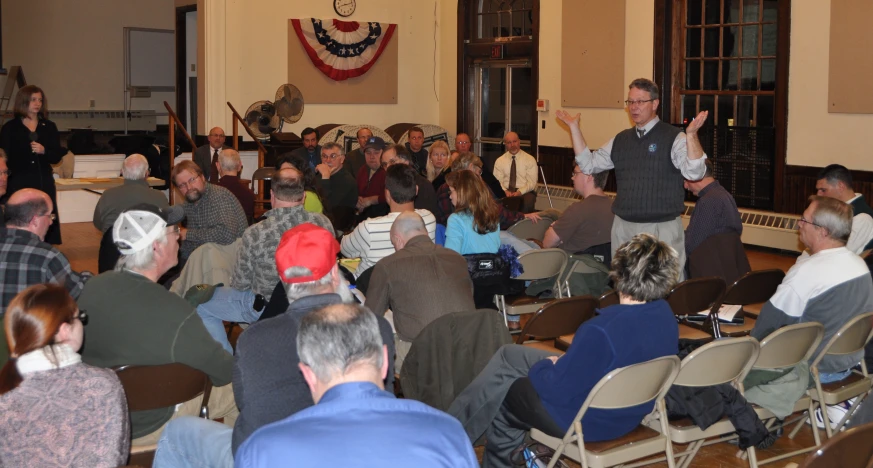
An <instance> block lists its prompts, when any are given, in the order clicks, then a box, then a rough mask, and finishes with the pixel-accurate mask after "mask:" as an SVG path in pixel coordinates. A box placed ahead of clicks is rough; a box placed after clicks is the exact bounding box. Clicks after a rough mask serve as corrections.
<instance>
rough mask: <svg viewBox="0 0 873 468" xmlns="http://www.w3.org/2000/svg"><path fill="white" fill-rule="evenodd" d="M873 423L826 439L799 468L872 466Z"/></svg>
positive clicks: (857, 467)
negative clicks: (872, 441)
mask: <svg viewBox="0 0 873 468" xmlns="http://www.w3.org/2000/svg"><path fill="white" fill-rule="evenodd" d="M871 440H873V423H869V424H865V425H863V426H858V427H853V428H851V429H847V430H845V431H843V432H840V433H838V434H834V436H833V437H831V438H830V439H828V441H827V442H825V443H824V445H822V446H821V447H820V448H819V449H818V450H816V451H815V452H813V453H811V454H810V455H809V456H808V457H807V458H806V460H804V461H803V463H802V464H801V465H800V468H834V467H840V468H869V467H870V466H873V444H871V443H870V441H871Z"/></svg>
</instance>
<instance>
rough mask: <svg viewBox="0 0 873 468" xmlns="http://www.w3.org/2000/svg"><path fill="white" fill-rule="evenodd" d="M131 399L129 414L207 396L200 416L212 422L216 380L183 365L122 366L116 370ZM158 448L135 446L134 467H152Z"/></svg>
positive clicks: (131, 450)
mask: <svg viewBox="0 0 873 468" xmlns="http://www.w3.org/2000/svg"><path fill="white" fill-rule="evenodd" d="M114 371H115V374H116V375H117V376H118V380H120V381H121V386H122V387H123V388H124V393H125V396H126V397H127V409H128V411H131V412H134V411H148V410H154V409H159V408H167V407H169V406H174V405H177V404H179V403H184V402H186V401H189V400H193V399H194V398H196V397H198V396H200V395H201V394H202V395H203V401H202V402H201V404H200V417H201V418H205V419H209V409H208V408H207V405H208V404H209V394H210V393H211V392H212V381H211V380H209V376H207V375H206V373H204V372H203V371H200V370H197V369H194V368H193V367H189V366H186V365H185V364H181V363H172V364H163V365H159V366H119V367H116V368H115V369H114ZM155 450H157V445H156V444H153V445H132V446H131V447H130V464H131V465H142V466H152V460H153V459H154V457H155Z"/></svg>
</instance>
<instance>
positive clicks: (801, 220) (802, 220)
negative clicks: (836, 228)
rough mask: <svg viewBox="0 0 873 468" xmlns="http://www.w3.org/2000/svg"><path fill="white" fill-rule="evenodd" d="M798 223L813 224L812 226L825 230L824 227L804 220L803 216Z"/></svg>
mask: <svg viewBox="0 0 873 468" xmlns="http://www.w3.org/2000/svg"><path fill="white" fill-rule="evenodd" d="M798 221H799V222H801V223H806V224H811V225H813V226H816V227H820V228H824V226H822V225H821V224H815V223H813V222H812V221H808V220H807V219H806V218H804V217H803V216H801V217H800V219H799V220H798Z"/></svg>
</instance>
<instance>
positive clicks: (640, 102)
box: [624, 99, 654, 107]
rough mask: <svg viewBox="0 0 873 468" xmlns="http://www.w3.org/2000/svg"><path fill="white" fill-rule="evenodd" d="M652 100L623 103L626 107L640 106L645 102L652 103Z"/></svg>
mask: <svg viewBox="0 0 873 468" xmlns="http://www.w3.org/2000/svg"><path fill="white" fill-rule="evenodd" d="M652 101H654V99H644V100H642V101H624V105H626V106H628V107H634V106H641V105H643V104H644V103H646V102H652Z"/></svg>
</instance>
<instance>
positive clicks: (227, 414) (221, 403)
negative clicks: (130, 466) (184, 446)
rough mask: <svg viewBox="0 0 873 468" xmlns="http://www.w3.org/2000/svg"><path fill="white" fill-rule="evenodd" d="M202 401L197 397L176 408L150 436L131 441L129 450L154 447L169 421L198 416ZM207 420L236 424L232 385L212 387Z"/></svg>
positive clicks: (228, 424)
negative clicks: (167, 419)
mask: <svg viewBox="0 0 873 468" xmlns="http://www.w3.org/2000/svg"><path fill="white" fill-rule="evenodd" d="M202 401H203V395H200V396H198V397H197V398H195V399H193V400H188V401H186V402H185V403H182V404H180V405H178V406H177V407H176V411H175V412H174V413H173V416H171V417H170V420H169V421H167V422H166V423H164V425H163V426H161V427H159V428H158V429H157V430H156V431H154V432H152V433H151V434H146V435H144V436H142V437H139V438H136V439H133V442H131V444H130V445H131V448H133V447H134V446H141V445H154V444H157V443H158V439H160V438H161V433H162V432H164V428H165V427H167V424H169V423H170V421H172V420H174V419H176V418H178V417H181V416H199V415H200V403H201V402H202ZM206 406H207V408H209V419H218V418H224V424H225V425H227V426H230V427H231V428H232V427H233V425H234V424H235V423H236V418H237V417H238V416H239V410H238V409H237V408H236V402H235V401H234V398H233V384H227V385H225V386H223V387H212V392H211V393H210V394H209V404H208V405H206Z"/></svg>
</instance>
